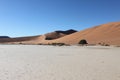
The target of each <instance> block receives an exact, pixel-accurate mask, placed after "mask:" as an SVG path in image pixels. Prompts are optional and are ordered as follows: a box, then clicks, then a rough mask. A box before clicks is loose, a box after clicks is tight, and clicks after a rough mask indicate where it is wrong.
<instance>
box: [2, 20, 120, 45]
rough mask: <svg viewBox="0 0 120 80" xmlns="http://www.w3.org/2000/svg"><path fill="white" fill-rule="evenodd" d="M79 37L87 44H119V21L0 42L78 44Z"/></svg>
mask: <svg viewBox="0 0 120 80" xmlns="http://www.w3.org/2000/svg"><path fill="white" fill-rule="evenodd" d="M46 37H50V38H52V40H45V39H46ZM81 39H86V40H87V41H88V43H89V44H98V43H105V44H110V45H120V22H113V23H108V24H103V25H99V26H95V27H92V28H89V29H86V30H82V31H79V32H75V33H72V34H63V33H60V34H58V33H56V32H52V33H49V34H45V35H40V36H32V37H21V38H10V39H0V43H3V42H4V43H6V42H7V43H23V44H48V43H66V44H78V42H79V41H80V40H81Z"/></svg>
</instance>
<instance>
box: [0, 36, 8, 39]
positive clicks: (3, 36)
mask: <svg viewBox="0 0 120 80" xmlns="http://www.w3.org/2000/svg"><path fill="white" fill-rule="evenodd" d="M1 38H10V37H9V36H0V39H1Z"/></svg>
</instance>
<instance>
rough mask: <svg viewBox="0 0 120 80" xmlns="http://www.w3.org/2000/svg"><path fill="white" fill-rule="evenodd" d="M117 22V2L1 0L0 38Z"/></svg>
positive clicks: (119, 7)
mask: <svg viewBox="0 0 120 80" xmlns="http://www.w3.org/2000/svg"><path fill="white" fill-rule="evenodd" d="M119 21H120V0H0V35H1V36H4V35H7V36H11V37H19V36H31V35H39V34H44V33H47V32H51V31H54V30H68V29H75V30H83V29H86V28H89V27H92V26H96V25H100V24H104V23H108V22H119Z"/></svg>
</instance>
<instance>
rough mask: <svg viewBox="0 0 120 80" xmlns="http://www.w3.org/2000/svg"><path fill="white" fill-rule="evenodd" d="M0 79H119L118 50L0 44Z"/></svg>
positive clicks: (110, 48)
mask: <svg viewBox="0 0 120 80" xmlns="http://www.w3.org/2000/svg"><path fill="white" fill-rule="evenodd" d="M0 80H120V48H118V47H101V46H85V47H80V46H62V47H59V46H40V45H0Z"/></svg>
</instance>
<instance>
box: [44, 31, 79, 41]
mask: <svg viewBox="0 0 120 80" xmlns="http://www.w3.org/2000/svg"><path fill="white" fill-rule="evenodd" d="M75 32H77V31H76V30H73V29H70V30H66V31H55V32H51V33H47V34H45V40H53V39H58V38H60V37H63V36H66V35H69V34H72V33H75Z"/></svg>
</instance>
